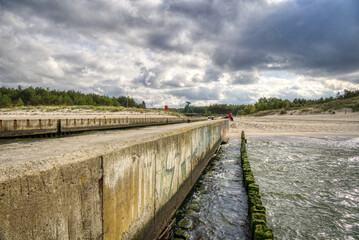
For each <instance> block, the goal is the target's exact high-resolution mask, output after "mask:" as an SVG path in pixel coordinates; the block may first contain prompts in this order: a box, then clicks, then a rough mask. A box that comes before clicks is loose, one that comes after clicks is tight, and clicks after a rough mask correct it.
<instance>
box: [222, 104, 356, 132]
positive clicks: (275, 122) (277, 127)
mask: <svg viewBox="0 0 359 240" xmlns="http://www.w3.org/2000/svg"><path fill="white" fill-rule="evenodd" d="M242 130H244V132H245V133H246V136H248V137H252V136H305V137H325V136H342V137H359V112H354V113H353V112H345V111H343V112H340V111H338V112H336V113H335V114H331V113H330V114H329V113H326V114H308V115H300V114H293V115H289V114H285V115H270V116H263V117H236V118H234V121H233V122H231V123H230V130H229V133H228V135H227V136H228V137H229V138H240V137H241V131H242Z"/></svg>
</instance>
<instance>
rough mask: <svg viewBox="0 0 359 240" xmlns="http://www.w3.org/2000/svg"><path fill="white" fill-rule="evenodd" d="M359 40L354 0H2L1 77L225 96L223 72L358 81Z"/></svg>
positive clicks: (234, 81) (253, 80) (240, 79)
mask: <svg viewBox="0 0 359 240" xmlns="http://www.w3.org/2000/svg"><path fill="white" fill-rule="evenodd" d="M358 39H359V1H357V0H330V1H329V0H316V1H304V0H289V1H283V2H281V3H278V4H269V3H268V2H267V1H266V0H196V1H179V0H164V1H163V2H161V3H160V4H156V3H154V2H152V1H139V0H138V1H117V2H116V1H105V0H103V1H85V0H77V1H72V0H62V1H43V0H27V1H20V0H12V1H4V0H0V81H1V85H6V86H17V85H19V84H21V85H24V86H28V85H35V86H45V87H47V86H49V87H53V88H59V89H64V88H66V89H67V88H68V89H71V88H74V89H76V90H84V91H95V92H98V93H103V94H107V95H114V96H117V95H118V94H119V93H123V90H122V87H120V86H121V85H126V87H129V88H131V87H133V88H137V87H138V88H141V91H143V92H146V91H145V90H143V89H147V90H148V93H147V94H151V91H152V90H156V91H157V92H160V91H162V92H163V93H167V94H170V95H172V96H174V97H177V98H181V97H187V98H188V99H192V100H213V99H220V98H221V97H222V95H221V94H219V92H218V91H216V90H215V87H214V86H215V84H216V83H217V84H218V83H219V80H220V79H225V76H229V78H228V85H227V86H221V89H222V90H223V91H225V90H226V89H231V88H233V86H238V87H239V86H240V85H246V86H249V85H253V84H260V82H261V77H260V73H261V72H262V71H285V72H289V73H291V74H296V75H300V76H306V77H308V78H312V79H313V81H317V78H318V79H319V78H320V79H321V80H323V79H324V80H325V79H336V80H339V81H342V82H346V83H359V41H358ZM138 63H140V64H138ZM288 82H289V81H288ZM209 84H210V85H209ZM111 86H114V87H111ZM323 86H324V87H325V88H327V90H328V91H329V92H330V91H331V90H333V89H337V88H338V84H334V85H333V84H331V83H326V82H323ZM273 87H278V86H273ZM301 87H302V86H299V88H301ZM126 89H127V88H126ZM278 89H280V88H279V87H278ZM327 90H323V91H322V92H323V93H325V94H327V92H326V91H327ZM258 91H259V90H258ZM299 91H300V89H298V90H295V91H294V90H293V93H292V94H297V93H298V92H299ZM333 91H334V90H333ZM237 92H238V91H237ZM231 93H232V92H231ZM234 94H235V93H234V92H233V95H231V94H230V95H228V96H227V95H225V96H226V97H228V98H230V99H233V101H236V103H237V102H238V101H240V100H241V98H238V97H235V96H234ZM259 95H260V94H259V92H255V91H252V92H251V93H250V96H249V95H248V97H247V98H245V101H248V100H249V99H252V98H253V97H254V96H259ZM142 97H143V98H144V99H145V98H146V96H142ZM242 100H243V98H242Z"/></svg>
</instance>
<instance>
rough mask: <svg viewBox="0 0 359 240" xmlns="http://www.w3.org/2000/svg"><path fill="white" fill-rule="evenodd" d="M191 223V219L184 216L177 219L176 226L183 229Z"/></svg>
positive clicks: (188, 227) (187, 227)
mask: <svg viewBox="0 0 359 240" xmlns="http://www.w3.org/2000/svg"><path fill="white" fill-rule="evenodd" d="M192 225H193V222H192V220H190V219H186V218H184V219H182V220H181V221H179V223H178V226H179V227H180V228H184V229H190V228H192Z"/></svg>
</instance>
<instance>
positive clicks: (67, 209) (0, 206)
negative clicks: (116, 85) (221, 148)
mask: <svg viewBox="0 0 359 240" xmlns="http://www.w3.org/2000/svg"><path fill="white" fill-rule="evenodd" d="M227 130H228V121H208V122H197V123H190V124H187V123H185V124H178V125H166V126H160V127H148V128H143V129H135V130H129V131H111V132H109V133H102V134H96V135H87V136H76V137H69V138H61V139H50V140H42V141H34V142H29V143H21V144H18V143H12V144H5V145H1V149H0V172H1V175H0V239H102V238H104V239H121V238H122V239H138V238H146V239H148V238H153V237H154V236H155V235H156V234H158V232H159V231H160V229H161V228H162V227H163V225H164V223H165V222H166V221H167V220H168V219H169V218H170V216H171V214H173V213H174V211H175V208H176V207H178V205H179V204H180V203H181V202H182V200H183V198H184V197H185V195H186V194H187V193H188V191H189V190H190V188H191V186H192V184H193V183H194V182H195V180H196V179H197V177H198V175H199V172H200V171H201V170H202V169H203V167H204V166H205V164H206V161H207V159H208V157H209V155H210V154H211V153H212V152H213V151H214V150H215V148H216V146H218V145H219V143H220V142H221V139H222V137H223V136H224V134H225V133H226V132H227Z"/></svg>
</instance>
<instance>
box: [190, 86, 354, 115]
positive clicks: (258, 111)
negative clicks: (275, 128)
mask: <svg viewBox="0 0 359 240" xmlns="http://www.w3.org/2000/svg"><path fill="white" fill-rule="evenodd" d="M191 108H192V109H193V111H194V112H195V113H202V114H220V115H226V114H228V113H232V114H234V115H249V114H252V115H256V116H264V115H270V114H287V113H288V111H289V110H299V111H300V112H302V113H305V112H313V111H314V112H315V113H320V112H324V111H328V112H333V111H334V110H338V109H342V108H351V109H352V111H353V112H355V111H359V90H354V91H350V90H344V92H343V94H340V93H338V94H337V96H336V97H335V98H334V97H329V98H320V99H317V100H306V99H297V98H296V99H294V100H293V101H289V100H287V99H285V100H282V99H279V98H260V99H258V101H257V102H256V103H255V104H248V105H243V104H242V105H233V104H229V105H228V104H213V105H210V106H208V107H196V106H191ZM313 109H315V110H313Z"/></svg>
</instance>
